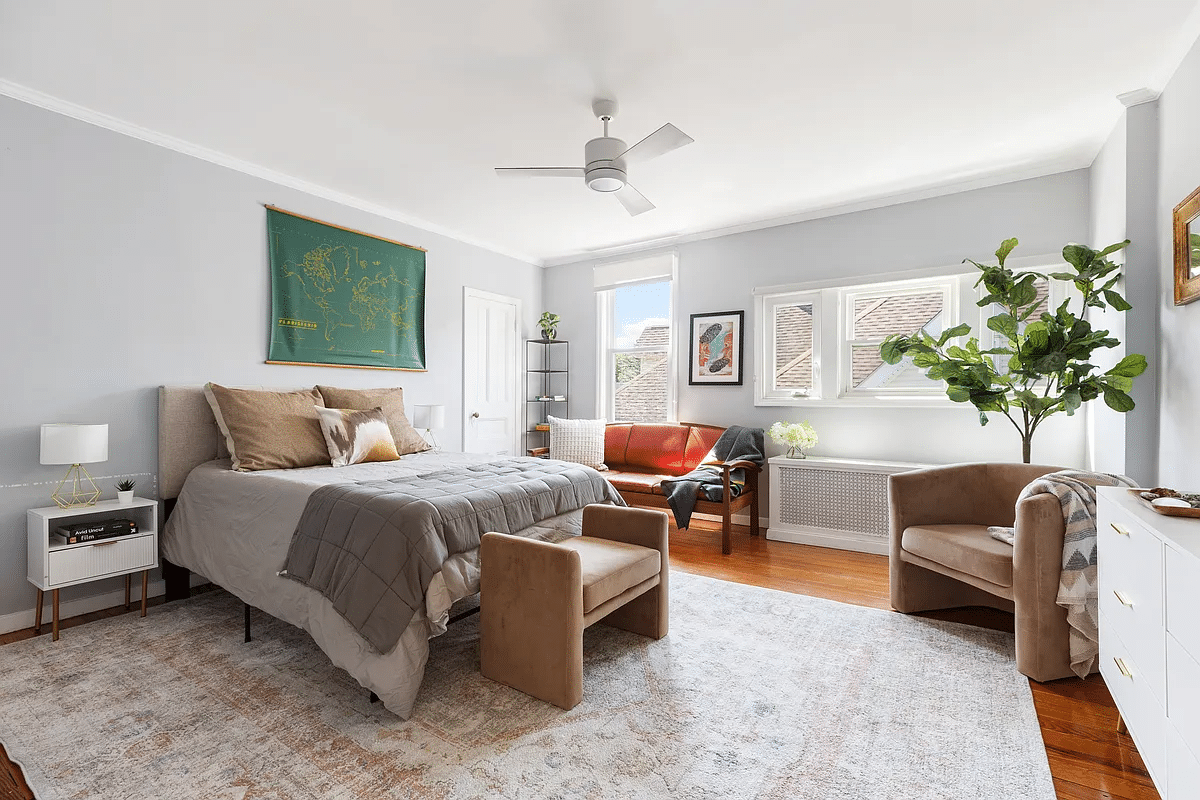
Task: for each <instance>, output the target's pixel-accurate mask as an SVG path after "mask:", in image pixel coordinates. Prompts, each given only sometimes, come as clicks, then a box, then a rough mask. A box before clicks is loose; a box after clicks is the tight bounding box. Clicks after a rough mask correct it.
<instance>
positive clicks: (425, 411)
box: [413, 405, 446, 450]
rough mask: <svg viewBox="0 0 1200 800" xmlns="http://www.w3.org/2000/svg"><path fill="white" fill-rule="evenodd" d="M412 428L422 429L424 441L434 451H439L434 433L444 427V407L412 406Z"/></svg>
mask: <svg viewBox="0 0 1200 800" xmlns="http://www.w3.org/2000/svg"><path fill="white" fill-rule="evenodd" d="M413 427H414V428H423V429H424V431H425V434H424V435H425V440H426V441H427V442H429V444H430V445H431V446H432V447H433V449H434V450H441V449H442V446H441V445H439V444H438V441H437V438H436V437H435V436H434V435H433V432H434V431H437V430H441V429H442V428H444V427H446V407H445V406H439V405H425V406H416V405H415V406H413Z"/></svg>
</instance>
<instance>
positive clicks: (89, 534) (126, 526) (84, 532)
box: [53, 519, 138, 544]
mask: <svg viewBox="0 0 1200 800" xmlns="http://www.w3.org/2000/svg"><path fill="white" fill-rule="evenodd" d="M137 532H138V526H137V523H136V522H134V521H133V520H131V519H105V520H100V521H99V522H77V523H75V524H73V525H62V526H60V527H57V528H55V529H54V537H53V539H54V543H55V544H78V543H79V542H93V541H96V540H97V539H112V538H115V537H117V536H129V535H130V534H133V533H137Z"/></svg>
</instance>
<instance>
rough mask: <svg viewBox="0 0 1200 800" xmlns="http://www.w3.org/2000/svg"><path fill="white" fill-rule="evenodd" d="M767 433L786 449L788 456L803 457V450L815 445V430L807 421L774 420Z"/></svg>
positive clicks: (772, 439)
mask: <svg viewBox="0 0 1200 800" xmlns="http://www.w3.org/2000/svg"><path fill="white" fill-rule="evenodd" d="M767 435H768V436H770V437H771V441H773V442H775V444H778V445H782V446H784V447H786V448H787V449H788V451H787V457H788V458H805V457H806V456H805V455H804V451H805V450H811V449H812V448H814V447H816V446H817V432H816V430H814V429H813V426H812V425H809V424H808V423H807V422H776V423H775V424H774V425H772V426H771V429H770V430H768V431H767Z"/></svg>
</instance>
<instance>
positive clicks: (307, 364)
mask: <svg viewBox="0 0 1200 800" xmlns="http://www.w3.org/2000/svg"><path fill="white" fill-rule="evenodd" d="M263 363H264V364H283V365H284V366H288V367H337V368H338V369H390V370H394V371H396V372H429V370H428V369H426V368H417V367H380V366H376V365H375V364H317V363H316V362H313V361H271V360H270V359H267V360H266V361H264V362H263Z"/></svg>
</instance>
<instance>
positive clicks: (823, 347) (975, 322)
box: [753, 257, 1053, 407]
mask: <svg viewBox="0 0 1200 800" xmlns="http://www.w3.org/2000/svg"><path fill="white" fill-rule="evenodd" d="M1052 260H1053V259H1050V258H1045V257H1042V258H1039V259H1036V260H1035V259H1027V260H1025V261H1026V263H1025V267H1026V269H1037V270H1038V271H1041V266H1042V265H1043V264H1046V263H1050V262H1051V261H1052ZM978 279H979V274H978V272H976V271H974V270H972V271H971V272H964V271H963V268H962V266H961V265H954V266H946V267H937V268H932V269H922V270H910V271H907V272H905V273H901V274H899V275H897V274H891V275H864V276H862V277H861V278H858V279H856V280H854V282H853V283H847V282H846V281H844V280H840V279H830V280H825V281H814V282H810V283H804V284H791V285H786V286H768V287H761V288H756V289H754V301H755V302H754V311H755V325H754V362H753V363H754V373H755V374H754V404H755V405H756V406H795V407H821V406H846V407H854V406H870V407H898V406H914V407H928V406H949V405H951V401H950V399H949V398H948V397H946V391H945V386H944V385H942V384H941V383H938V382H936V381H930V382H929V388H928V389H924V388H922V389H908V390H897V389H886V388H884V389H872V390H848V389H847V387H849V386H850V381H851V380H852V372H851V364H850V359H851V348H850V345H851V343H852V340H851V339H850V334H849V331H850V328H849V327H848V325H849V322H850V320H849V319H848V317H849V314H848V313H847V311H846V309H847V308H852V305H849V303H852V300H850V299H849V298H850V297H851V296H854V295H858V296H862V295H864V294H868V293H869V294H876V293H878V294H897V293H904V292H909V291H911V292H914V293H919V292H926V291H928V290H929V288H930V287H937V288H942V287H947V290H948V291H949V302H948V303H947V304H946V308H947V309H948V316H947V319H946V321H945V322H944V327H943V330H944V329H946V328H951V327H954V326H955V325H958V324H960V323H961V322H963V321H966V322H968V323H970V325H971V328H972V331H973V332H974V333H975V334H976V335H978V336H980V337H981V342H982V341H983V340H984V339H985V338H986V337H985V336H984V332H986V330H987V329H986V328H984V326H983V323H984V322H985V321H986V317H984V315H983V311H984V309H981V308H979V307H978V306H977V305H976V302H977V301H978V300H979V298H980V297H982V295H980V294H979V293H978V290H977V289H976V288H975V282H976V281H977V280H978ZM810 298H812V299H810ZM791 302H805V303H807V302H813V350H814V352H813V390H812V391H811V392H810V393H809V394H808V395H798V394H797V393H794V392H792V391H791V390H787V391H784V390H775V389H774V386H773V381H774V361H773V356H774V352H775V351H774V338H775V326H774V307H775V306H777V305H780V304H784V303H791Z"/></svg>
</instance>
